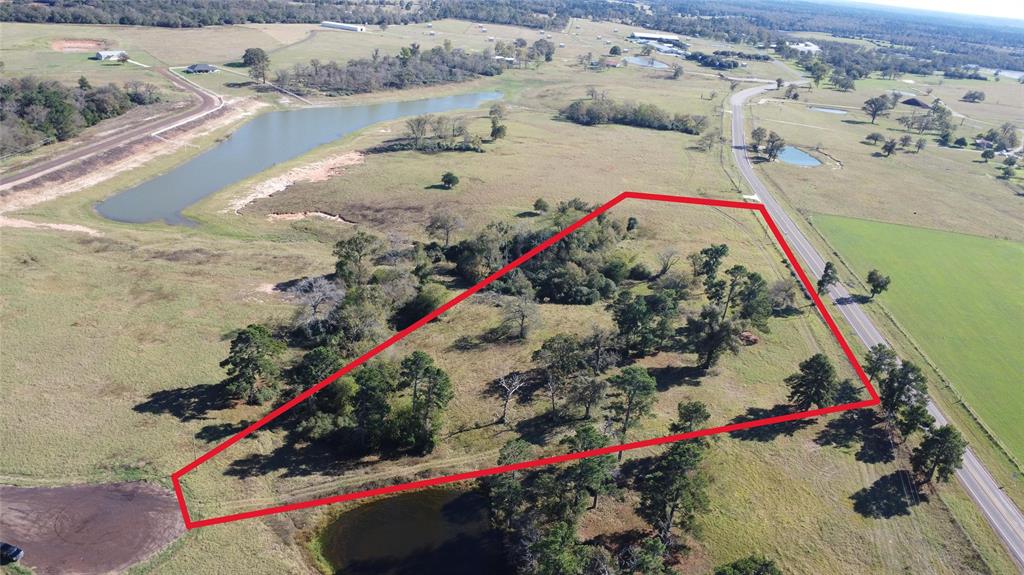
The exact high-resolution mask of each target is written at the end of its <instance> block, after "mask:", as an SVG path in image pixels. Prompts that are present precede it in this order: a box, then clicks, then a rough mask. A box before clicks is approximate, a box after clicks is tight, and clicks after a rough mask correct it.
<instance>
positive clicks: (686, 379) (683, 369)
mask: <svg viewBox="0 0 1024 575" xmlns="http://www.w3.org/2000/svg"><path fill="white" fill-rule="evenodd" d="M647 373H649V374H651V377H653V378H654V381H655V382H657V385H658V391H667V390H669V389H671V388H673V387H676V386H679V385H686V386H689V387H696V386H699V385H700V376H702V375H705V374H706V372H705V371H704V370H703V369H701V368H699V367H697V366H692V365H684V366H666V367H653V368H650V369H648V370H647Z"/></svg>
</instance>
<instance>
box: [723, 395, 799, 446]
mask: <svg viewBox="0 0 1024 575" xmlns="http://www.w3.org/2000/svg"><path fill="white" fill-rule="evenodd" d="M789 413H793V408H792V406H790V405H787V404H781V403H780V404H776V405H775V406H774V407H772V408H771V409H765V408H763V407H750V408H747V411H746V413H744V414H742V415H738V416H736V417H734V418H733V419H732V421H730V423H747V422H750V421H758V420H761V419H767V418H769V417H778V416H780V415H786V414H789ZM815 421H816V420H815V419H813V418H805V419H794V420H792V421H783V422H781V423H773V424H768V425H761V426H758V427H750V428H747V429H740V430H737V431H732V432H729V437H732V438H734V439H740V440H742V441H759V442H762V443H766V442H769V441H774V440H775V439H776V438H777V437H779V436H780V435H785V436H787V437H789V436H792V435H793V434H795V433H796V432H797V431H800V430H801V429H804V428H806V427H810V426H812V425H814V423H815Z"/></svg>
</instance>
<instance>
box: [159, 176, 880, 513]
mask: <svg viewBox="0 0 1024 575" xmlns="http://www.w3.org/2000/svg"><path fill="white" fill-rule="evenodd" d="M627 199H635V200H648V201H657V202H670V203H675V204H690V205H698V206H712V207H718V208H732V209H740V210H751V211H754V212H757V213H758V214H760V216H761V217H762V218H763V219H764V221H765V223H766V224H767V225H768V229H770V230H771V232H772V235H773V236H775V240H776V241H777V242H778V244H779V246H780V247H781V248H782V251H783V253H784V254H785V255H786V259H787V260H788V261H789V263H790V264H791V265H792V266H793V271H794V272H796V275H797V277H799V278H800V282H801V283H802V284H803V286H804V289H805V290H806V292H807V293H808V294H809V295H810V296H811V299H812V300H813V301H814V305H815V307H816V308H817V309H818V312H819V313H820V314H821V316H822V318H824V320H825V323H826V324H827V325H828V327H829V329H830V330H831V331H832V334H833V335H834V336H835V338H836V340H837V341H838V342H839V345H840V347H841V348H842V349H843V353H844V354H845V355H846V358H847V359H848V360H849V361H850V364H851V365H852V366H853V369H854V371H855V372H856V373H857V376H858V377H859V378H860V380H861V382H862V383H863V384H864V387H865V389H867V391H868V395H870V396H871V399H867V400H863V401H857V402H853V403H846V404H843V405H834V406H830V407H825V408H821V409H811V410H808V411H801V412H796V413H787V414H785V415H779V416H775V417H768V418H764V419H758V420H753V421H745V422H742V423H734V424H730V425H723V426H720V427H712V428H708V429H701V430H698V431H693V432H690V433H681V434H678V435H668V436H665V437H656V438H654V439H646V440H643V441H635V442H632V443H624V444H621V445H611V446H608V447H602V448H600V449H592V450H588V451H579V452H575V453H567V454H564V455H556V456H552V457H544V458H541V459H534V460H531V461H523V462H520V463H513V464H510V465H502V466H498V467H490V468H487V469H479V470H476V471H469V472H465V473H458V474H454V475H445V476H441V477H434V478H430V479H422V480H419V481H411V482H408V483H401V484H399V485H390V486H387V487H378V488H376V489H368V490H364V491H355V492H352V493H345V494H341V495H335V496H332V497H323V498H320V499H313V500H311V501H303V502H299V503H290V504H287V505H278V506H275V507H267V508H264V509H257V510H254V511H246V512H243V513H234V514H231V515H223V516H220V517H211V518H207V519H201V520H197V521H193V520H192V519H191V517H189V512H188V505H187V504H186V503H185V495H184V493H183V491H182V487H181V478H182V476H184V475H185V474H187V473H189V472H190V471H192V470H194V469H195V468H196V467H199V466H200V465H202V464H203V463H204V462H206V461H208V460H210V459H211V458H213V457H214V456H216V455H217V454H218V453H220V452H222V451H224V450H225V449H227V448H228V447H231V446H232V445H234V444H235V443H237V442H239V441H240V440H242V439H243V438H244V437H246V436H248V435H250V434H252V433H253V432H255V431H256V430H258V429H259V428H261V427H263V426H264V425H266V424H268V423H270V422H271V421H273V420H274V419H276V418H278V417H280V416H281V415H282V414H283V413H284V412H286V411H288V410H289V409H291V408H293V407H295V406H296V405H297V404H298V403H299V402H301V401H303V400H305V399H307V398H308V397H309V396H311V395H313V394H314V393H316V392H318V391H320V390H321V389H323V388H324V387H325V386H327V385H330V384H331V383H332V382H334V381H335V380H337V379H338V378H340V377H342V376H343V375H345V374H346V373H348V372H350V371H352V370H353V369H355V368H357V367H359V366H360V365H362V364H363V363H366V361H368V360H369V359H371V358H372V357H374V356H375V355H377V354H378V353H380V352H381V351H383V350H384V349H386V348H388V347H390V346H392V345H394V344H395V343H396V342H398V341H400V340H401V339H403V338H404V337H406V336H407V335H409V334H410V333H412V332H414V331H416V330H417V329H419V328H421V327H423V326H424V325H426V324H427V323H429V322H431V321H433V320H434V319H435V318H437V317H438V316H440V315H441V314H443V313H444V312H446V311H448V310H449V309H451V308H453V307H455V306H456V305H458V304H459V303H461V302H462V301H465V300H466V299H467V298H468V297H469V296H471V295H473V294H475V293H476V292H478V291H480V290H482V289H483V288H485V287H487V285H488V284H490V283H491V282H493V281H495V280H497V279H498V278H500V277H501V276H503V275H505V274H506V273H508V272H510V271H512V270H513V269H515V268H516V267H519V266H520V265H522V264H524V263H525V262H526V261H527V260H529V259H530V258H532V257H534V256H536V255H537V254H538V253H540V252H541V251H543V250H545V249H547V248H548V247H550V246H551V245H553V244H554V243H556V242H558V241H559V240H561V239H562V238H564V237H566V236H567V235H569V234H571V233H572V232H574V231H576V230H577V229H579V228H580V227H581V226H583V225H584V224H586V223H587V222H590V221H591V220H593V219H595V218H597V217H598V216H599V215H601V214H603V213H604V212H607V211H608V210H610V209H611V208H613V207H615V206H616V205H618V204H620V203H621V202H622V201H623V200H627ZM878 403H879V399H878V393H877V392H876V391H875V388H874V386H872V385H871V382H870V381H869V379H868V377H867V375H866V374H865V373H864V370H863V368H861V366H860V363H859V362H858V361H857V357H856V355H854V353H853V350H852V349H850V345H849V344H848V343H847V341H846V338H844V337H843V334H842V332H840V331H839V327H838V326H837V325H836V322H835V320H833V319H832V316H831V315H830V314H829V312H828V309H826V308H825V305H824V304H823V303H822V301H821V298H820V297H818V293H817V291H816V290H815V288H814V286H813V284H812V283H811V281H810V279H808V277H807V274H806V273H804V270H803V268H802V267H800V264H799V262H798V261H797V259H796V256H795V255H794V254H793V251H792V250H791V249H790V247H789V245H788V244H787V243H786V240H785V239H783V237H782V233H781V232H780V231H779V228H778V226H776V225H775V221H774V220H772V217H771V215H769V213H768V210H767V208H766V207H765V206H764V204H760V203H747V202H734V201H728V200H713V199H708V198H693V197H687V196H670V195H664V194H648V193H642V192H623V193H621V194H619V195H618V196H615V197H614V198H613V199H612V200H611V201H609V202H607V203H606V204H604V205H602V206H600V207H599V208H597V209H595V210H594V211H592V212H590V213H589V214H587V215H586V216H584V217H582V218H580V219H579V220H578V221H576V222H574V223H573V224H572V225H570V226H569V227H567V228H565V229H564V230H562V231H560V232H558V233H557V234H555V235H553V236H551V237H550V238H548V239H547V240H545V241H544V242H542V243H541V244H540V245H538V246H537V247H535V248H533V249H531V250H530V251H528V252H526V253H525V254H523V255H522V256H520V257H518V258H516V259H515V260H514V261H512V262H510V263H509V264H507V265H506V266H505V267H503V268H501V269H500V270H498V271H496V272H494V273H493V274H491V275H489V276H487V277H486V278H485V279H483V280H482V281H481V282H480V283H478V284H476V285H474V286H473V287H471V288H469V289H467V290H466V291H464V292H462V293H460V294H459V295H457V296H455V297H454V298H452V299H451V300H450V301H448V302H447V303H445V304H444V305H442V306H441V307H439V308H437V309H435V310H434V311H432V312H431V313H429V314H427V315H426V316H424V317H423V318H421V319H420V320H419V321H417V322H416V323H414V324H412V325H410V326H409V327H407V328H405V329H403V330H402V331H399V332H398V333H396V334H394V335H392V336H391V337H390V338H388V339H387V340H385V341H384V342H382V343H380V344H379V345H377V346H376V347H374V348H373V349H371V350H370V351H368V352H366V353H364V354H363V355H362V356H360V357H359V358H358V359H356V360H355V361H353V362H352V363H349V364H348V365H346V366H345V367H343V368H341V369H340V370H338V371H336V372H334V373H333V374H331V375H330V376H329V377H327V378H326V379H324V380H323V381H321V382H320V383H318V384H316V385H314V386H313V387H310V388H309V389H307V390H306V391H304V392H302V393H301V394H299V395H298V396H296V397H295V398H293V399H292V400H290V401H288V402H287V403H285V404H284V405H282V406H280V407H278V408H277V409H275V410H274V411H271V412H270V413H268V414H267V415H265V416H264V417H263V418H262V419H260V420H259V421H257V422H256V423H253V424H252V425H250V426H249V427H246V428H245V429H243V430H242V431H240V432H238V433H236V434H235V435H233V436H232V437H230V438H228V439H227V440H225V441H224V442H223V443H221V444H219V445H217V446H216V447H214V448H213V449H211V450H210V451H207V452H206V453H204V454H203V455H202V456H200V457H199V458H198V459H196V460H195V461H193V462H192V463H189V464H188V465H186V466H185V467H182V468H181V469H179V470H178V471H176V472H174V473H173V474H172V475H171V482H172V483H173V484H174V492H175V495H176V496H177V498H178V506H179V507H180V508H181V515H182V517H183V518H184V520H185V527H186V528H187V529H196V528H198V527H207V526H210V525H217V524H220V523H229V522H232V521H239V520H242V519H251V518H253V517H261V516H264V515H272V514H275V513H283V512H285V511H295V510H299V509H308V508H310V507H318V506H320V505H329V504H331V503H340V502H342V501H352V500H354V499H363V498H366V497H373V496H376V495H384V494H388V493H397V492H400V491H408V490H411V489H419V488H423V487H429V486H433V485H441V484H445V483H453V482H456V481H464V480H467V479H475V478H478V477H485V476H488V475H495V474H498V473H504V472H507V471H515V470H519V469H529V468H532V467H540V466H543V465H551V464H554V463H561V462H564V461H572V460H575V459H582V458H584V457H593V456H596V455H606V454H609V453H616V452H619V451H627V450H631V449H640V448H643V447H649V446H652V445H661V444H665V443H673V442H676V441H681V440H684V439H692V438H695V437H703V436H707V435H714V434H718V433H728V432H732V431H738V430H741V429H750V428H753V427H761V426H763V425H771V424H774V423H782V422H785V421H793V420H797V419H804V418H810V417H818V416H821V415H826V414H829V413H838V412H840V411H846V410H849V409H859V408H863V407H870V406H873V405H878Z"/></svg>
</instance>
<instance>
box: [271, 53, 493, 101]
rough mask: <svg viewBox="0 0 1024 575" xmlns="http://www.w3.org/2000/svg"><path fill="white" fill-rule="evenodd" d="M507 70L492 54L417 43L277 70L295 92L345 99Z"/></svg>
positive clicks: (281, 82) (279, 79)
mask: <svg viewBox="0 0 1024 575" xmlns="http://www.w3.org/2000/svg"><path fill="white" fill-rule="evenodd" d="M504 67H505V65H504V64H503V63H502V62H501V61H500V60H495V59H494V58H493V55H492V54H491V52H490V51H489V50H486V51H484V52H480V53H470V52H466V51H465V50H462V49H460V48H452V47H451V44H450V43H446V44H445V46H443V47H442V46H437V47H434V48H432V49H430V50H426V51H423V50H421V49H420V46H419V44H411V45H409V46H405V47H403V48H402V49H401V50H400V51H399V53H398V54H397V55H395V56H386V55H381V54H380V53H379V51H376V50H375V51H374V53H373V56H372V57H370V58H359V59H355V60H349V61H348V62H347V63H345V64H339V63H337V62H334V61H331V62H326V63H324V62H320V61H319V60H315V59H314V60H310V62H309V64H295V65H294V66H292V68H290V69H287V70H280V71H278V72H277V73H276V78H275V82H276V83H277V84H278V85H280V86H283V87H286V88H288V89H290V90H293V91H300V92H301V91H308V90H317V91H320V92H323V93H326V94H336V95H347V94H358V93H366V92H377V91H380V90H400V89H403V88H410V87H414V86H428V85H432V84H444V83H450V82H462V81H465V80H469V79H472V78H475V77H477V76H496V75H499V74H501V72H502V70H503V69H504Z"/></svg>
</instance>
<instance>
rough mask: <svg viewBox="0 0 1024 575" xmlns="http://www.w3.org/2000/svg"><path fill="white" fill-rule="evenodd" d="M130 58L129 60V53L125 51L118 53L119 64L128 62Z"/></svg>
mask: <svg viewBox="0 0 1024 575" xmlns="http://www.w3.org/2000/svg"><path fill="white" fill-rule="evenodd" d="M128 60H129V58H128V54H127V53H125V52H121V53H120V54H118V55H117V63H118V64H127V63H128Z"/></svg>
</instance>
